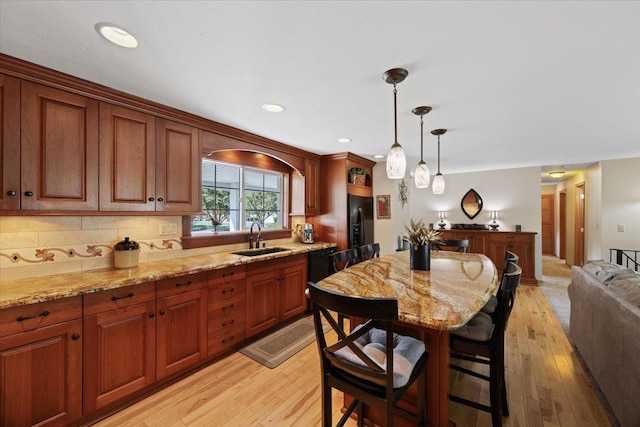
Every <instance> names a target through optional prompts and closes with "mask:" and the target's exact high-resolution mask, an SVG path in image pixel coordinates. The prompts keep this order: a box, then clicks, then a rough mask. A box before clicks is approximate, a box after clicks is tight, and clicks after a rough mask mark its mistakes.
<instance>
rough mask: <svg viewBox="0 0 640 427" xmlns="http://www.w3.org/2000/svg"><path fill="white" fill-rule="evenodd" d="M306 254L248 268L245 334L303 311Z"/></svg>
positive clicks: (305, 301) (258, 330)
mask: <svg viewBox="0 0 640 427" xmlns="http://www.w3.org/2000/svg"><path fill="white" fill-rule="evenodd" d="M306 286H307V255H306V254H303V255H297V256H292V257H290V258H278V259H275V260H270V261H264V262H260V263H255V264H252V265H249V266H248V267H247V288H246V291H247V311H246V313H247V316H246V319H247V325H246V330H247V337H250V336H252V335H255V334H257V333H259V332H262V331H265V330H267V329H269V328H271V327H273V326H275V325H277V324H278V323H280V322H282V321H283V320H286V319H289V318H291V317H294V316H296V315H298V314H301V313H303V312H304V311H305V309H306V307H307V299H306V296H305V293H304V291H305V289H306Z"/></svg>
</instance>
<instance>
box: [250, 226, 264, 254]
mask: <svg viewBox="0 0 640 427" xmlns="http://www.w3.org/2000/svg"><path fill="white" fill-rule="evenodd" d="M254 225H257V226H258V238H257V240H256V249H258V248H259V247H260V242H261V241H262V233H261V230H260V224H258V223H257V222H252V223H251V228H250V229H249V249H253V226H254Z"/></svg>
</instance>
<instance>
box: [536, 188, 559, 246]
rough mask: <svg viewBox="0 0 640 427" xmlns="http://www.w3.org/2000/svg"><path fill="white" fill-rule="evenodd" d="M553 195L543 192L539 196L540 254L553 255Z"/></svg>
mask: <svg viewBox="0 0 640 427" xmlns="http://www.w3.org/2000/svg"><path fill="white" fill-rule="evenodd" d="M554 202H555V196H554V195H553V194H543V195H542V196H541V198H540V207H541V210H542V211H541V217H542V254H543V255H555V253H556V251H555V246H556V245H555V223H554V220H553V218H554V208H555V205H554Z"/></svg>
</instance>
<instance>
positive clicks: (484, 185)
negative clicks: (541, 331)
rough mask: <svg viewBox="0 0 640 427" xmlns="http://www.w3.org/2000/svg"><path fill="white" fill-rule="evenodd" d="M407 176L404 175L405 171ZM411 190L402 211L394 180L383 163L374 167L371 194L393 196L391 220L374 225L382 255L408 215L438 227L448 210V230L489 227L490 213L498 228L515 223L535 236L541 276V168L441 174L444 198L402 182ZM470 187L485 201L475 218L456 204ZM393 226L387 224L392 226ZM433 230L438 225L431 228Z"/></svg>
mask: <svg viewBox="0 0 640 427" xmlns="http://www.w3.org/2000/svg"><path fill="white" fill-rule="evenodd" d="M407 175H408V173H407ZM405 180H406V181H407V182H408V187H409V203H408V205H407V206H405V209H401V208H400V206H399V204H400V202H399V201H398V189H397V188H398V182H399V181H391V180H389V179H387V177H386V172H385V164H384V162H380V163H378V164H377V165H376V166H375V168H374V176H373V183H374V185H373V193H374V196H375V195H378V194H391V202H392V203H391V204H392V212H391V220H378V219H376V221H375V234H376V240H377V241H379V242H380V244H381V247H382V252H386V253H389V252H391V251H392V250H394V249H395V247H396V245H397V243H396V241H397V235H398V234H399V233H401V232H402V231H403V224H405V223H407V222H408V221H409V219H410V218H411V216H413V217H415V218H422V219H423V220H424V222H425V223H430V222H432V223H434V225H435V224H437V223H438V221H439V220H438V211H441V210H444V211H446V212H447V218H446V220H445V222H446V223H447V227H446V228H450V224H451V223H467V224H472V223H478V224H488V223H489V222H490V220H489V212H490V211H491V210H498V211H499V212H500V213H499V215H500V219H499V220H498V223H499V224H500V228H499V230H503V231H514V230H515V226H516V224H520V225H521V226H522V231H532V232H536V233H538V234H537V236H536V254H535V258H536V273H535V274H536V277H537V278H538V279H541V278H542V249H541V236H540V233H541V217H540V168H539V167H530V168H517V169H502V170H496V171H484V172H470V173H459V174H445V181H446V189H445V193H444V194H442V195H434V194H433V192H432V191H431V187H429V188H427V189H417V188H415V186H414V184H413V181H410V180H409V178H408V177H407V178H405ZM471 188H473V189H474V190H475V191H476V192H477V193H478V194H480V197H482V200H483V202H484V203H483V208H482V212H480V214H478V216H476V217H475V218H474V219H473V220H470V219H469V218H467V216H466V215H465V214H464V213H463V212H462V209H461V207H460V201H461V200H462V197H463V196H464V194H465V193H466V192H467V191H469V190H470V189H471ZM390 222H391V223H390ZM435 227H436V228H437V225H435Z"/></svg>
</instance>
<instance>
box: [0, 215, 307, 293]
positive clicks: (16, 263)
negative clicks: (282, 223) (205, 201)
mask: <svg viewBox="0 0 640 427" xmlns="http://www.w3.org/2000/svg"><path fill="white" fill-rule="evenodd" d="M296 220H297V221H304V217H302V218H301V219H299V218H297V219H294V223H295V222H296ZM167 229H173V230H176V232H175V233H173V234H169V235H167V234H162V235H161V234H160V233H161V230H164V231H166V230H167ZM181 236H182V217H180V216H161V217H158V216H85V217H80V216H0V281H9V280H15V279H20V278H26V277H37V276H46V275H50V274H60V273H71V272H81V271H89V270H96V269H101V268H112V267H113V247H114V245H115V244H116V243H117V242H119V241H120V240H122V239H124V237H129V238H130V239H131V240H135V241H136V242H138V243H139V244H140V257H139V260H140V261H139V262H140V263H144V262H149V261H157V260H162V259H169V258H181V257H185V256H193V255H200V254H206V253H215V252H223V251H228V250H236V249H240V248H245V247H246V244H236V245H228V246H215V247H207V248H198V249H182V243H181V241H182V240H181ZM291 241H292V239H282V240H280V241H274V242H272V243H273V244H277V243H284V242H291Z"/></svg>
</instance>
